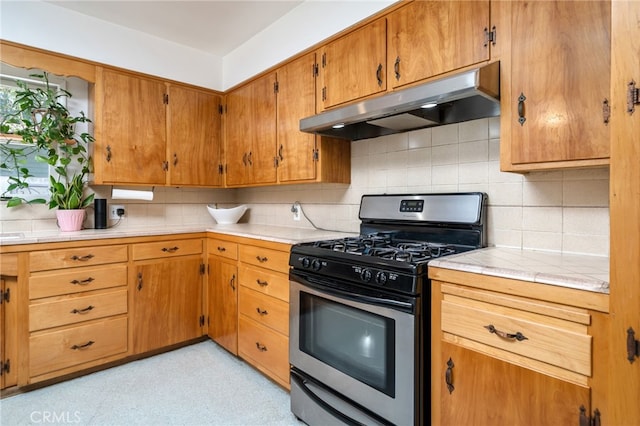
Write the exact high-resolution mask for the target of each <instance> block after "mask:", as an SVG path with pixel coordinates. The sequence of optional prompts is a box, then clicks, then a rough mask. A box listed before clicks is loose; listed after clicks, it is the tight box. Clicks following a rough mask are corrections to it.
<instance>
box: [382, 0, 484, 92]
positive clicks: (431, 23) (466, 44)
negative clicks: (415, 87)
mask: <svg viewBox="0 0 640 426" xmlns="http://www.w3.org/2000/svg"><path fill="white" fill-rule="evenodd" d="M490 31H491V30H490V25H489V0H480V1H416V2H412V3H409V4H407V5H406V6H403V7H401V8H400V9H397V10H395V11H393V12H391V13H390V14H389V15H388V16H387V49H388V52H387V70H388V75H389V76H388V85H389V86H390V88H396V87H400V86H403V85H405V84H410V83H413V82H416V81H419V80H423V79H426V78H429V77H433V76H436V75H439V74H443V73H446V72H448V71H452V70H455V69H459V68H462V67H466V66H469V65H473V64H477V63H480V62H483V61H488V60H489V37H490V34H491V33H490Z"/></svg>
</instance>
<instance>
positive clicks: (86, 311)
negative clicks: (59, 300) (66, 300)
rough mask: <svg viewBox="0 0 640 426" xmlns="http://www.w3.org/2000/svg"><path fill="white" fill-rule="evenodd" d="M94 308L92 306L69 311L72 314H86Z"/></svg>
mask: <svg viewBox="0 0 640 426" xmlns="http://www.w3.org/2000/svg"><path fill="white" fill-rule="evenodd" d="M93 308H94V306H92V305H89V306H87V307H86V308H84V309H74V310H72V311H71V313H72V314H88V313H89V311H91V310H92V309H93Z"/></svg>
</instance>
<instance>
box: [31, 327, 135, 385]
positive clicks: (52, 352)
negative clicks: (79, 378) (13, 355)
mask: <svg viewBox="0 0 640 426" xmlns="http://www.w3.org/2000/svg"><path fill="white" fill-rule="evenodd" d="M126 351H127V318H126V317H124V316H122V317H116V318H108V319H104V320H100V321H97V322H94V323H91V324H86V325H82V326H77V327H71V328H65V329H61V330H60V329H58V330H56V331H51V332H43V333H34V334H32V335H31V337H30V338H29V375H30V376H31V377H35V376H39V375H41V374H45V373H49V372H52V371H56V370H60V369H63V368H67V367H71V366H74V365H79V364H82V363H85V362H89V361H95V360H97V359H99V358H104V357H107V356H110V355H116V354H119V353H124V352H126Z"/></svg>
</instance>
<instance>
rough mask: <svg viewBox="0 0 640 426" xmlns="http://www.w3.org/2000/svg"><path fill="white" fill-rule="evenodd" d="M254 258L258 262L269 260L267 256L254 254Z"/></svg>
mask: <svg viewBox="0 0 640 426" xmlns="http://www.w3.org/2000/svg"><path fill="white" fill-rule="evenodd" d="M256 259H258V262H260V263H264V262H266V261H267V260H269V258H268V257H266V256H256Z"/></svg>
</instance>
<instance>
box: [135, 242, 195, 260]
mask: <svg viewBox="0 0 640 426" xmlns="http://www.w3.org/2000/svg"><path fill="white" fill-rule="evenodd" d="M200 253H202V240H200V239H194V240H175V241H159V242H157V243H141V244H134V245H133V260H143V259H157V258H163V257H171V256H185V255H188V254H200Z"/></svg>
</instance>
